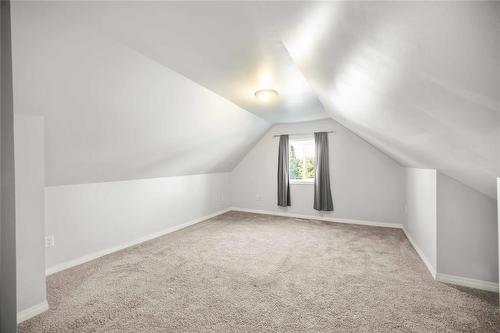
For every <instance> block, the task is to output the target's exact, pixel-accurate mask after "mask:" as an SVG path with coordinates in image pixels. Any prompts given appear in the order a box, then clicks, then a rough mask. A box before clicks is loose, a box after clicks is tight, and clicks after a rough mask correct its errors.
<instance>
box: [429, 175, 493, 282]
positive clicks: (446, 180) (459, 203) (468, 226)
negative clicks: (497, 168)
mask: <svg viewBox="0 0 500 333" xmlns="http://www.w3.org/2000/svg"><path fill="white" fill-rule="evenodd" d="M437 179H438V181H437V219H438V220H437V221H438V224H437V227H438V229H437V236H438V238H437V240H438V241H437V245H438V249H437V255H438V257H437V258H438V260H437V262H438V266H437V268H438V273H444V274H448V275H455V276H461V277H466V278H470V279H476V280H482V281H489V282H497V281H498V233H497V204H496V201H495V200H493V199H492V198H490V197H488V196H486V195H485V194H483V193H481V192H478V191H477V190H475V189H472V188H471V187H469V186H467V185H465V184H463V183H461V182H459V181H457V180H455V179H453V178H450V177H448V176H446V175H444V174H442V173H438V178H437Z"/></svg>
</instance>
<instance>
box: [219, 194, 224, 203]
mask: <svg viewBox="0 0 500 333" xmlns="http://www.w3.org/2000/svg"><path fill="white" fill-rule="evenodd" d="M220 201H224V193H221V194H220Z"/></svg>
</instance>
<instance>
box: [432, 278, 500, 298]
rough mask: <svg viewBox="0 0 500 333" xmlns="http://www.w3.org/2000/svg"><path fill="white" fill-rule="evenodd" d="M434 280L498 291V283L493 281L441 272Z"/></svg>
mask: <svg viewBox="0 0 500 333" xmlns="http://www.w3.org/2000/svg"><path fill="white" fill-rule="evenodd" d="M436 280H438V281H440V282H445V283H450V284H455V285H457V286H462V287H469V288H475V289H481V290H487V291H493V292H496V293H498V283H495V282H489V281H483V280H476V279H469V278H464V277H461V276H455V275H448V274H443V273H438V274H437V277H436Z"/></svg>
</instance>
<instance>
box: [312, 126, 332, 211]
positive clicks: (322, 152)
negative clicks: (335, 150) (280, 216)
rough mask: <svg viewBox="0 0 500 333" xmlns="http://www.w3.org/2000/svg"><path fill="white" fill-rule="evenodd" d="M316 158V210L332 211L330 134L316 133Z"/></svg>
mask: <svg viewBox="0 0 500 333" xmlns="http://www.w3.org/2000/svg"><path fill="white" fill-rule="evenodd" d="M314 144H315V146H316V157H315V161H314V209H316V210H324V211H332V210H333V200H332V191H331V190H330V166H329V162H328V133H327V132H319V133H314Z"/></svg>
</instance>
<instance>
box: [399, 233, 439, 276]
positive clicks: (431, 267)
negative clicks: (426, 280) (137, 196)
mask: <svg viewBox="0 0 500 333" xmlns="http://www.w3.org/2000/svg"><path fill="white" fill-rule="evenodd" d="M401 229H403V232H404V233H405V235H406V238H408V240H409V241H410V244H411V245H412V246H413V248H414V249H415V251H417V254H418V255H419V256H420V259H422V261H423V262H424V264H425V266H426V267H427V269H428V270H429V272H430V273H431V275H432V277H433V278H434V279H436V269H435V268H434V266H432V264H431V262H430V261H429V259H427V257H426V256H425V254H424V252H423V251H422V250H421V249H420V248H419V247H418V245H417V243H416V242H415V241H414V240H413V238H412V237H411V235H410V233H409V232H408V231H406V229H405V228H401Z"/></svg>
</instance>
